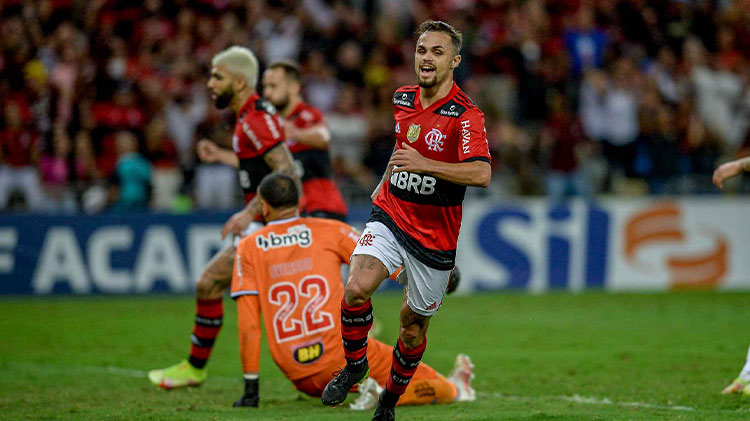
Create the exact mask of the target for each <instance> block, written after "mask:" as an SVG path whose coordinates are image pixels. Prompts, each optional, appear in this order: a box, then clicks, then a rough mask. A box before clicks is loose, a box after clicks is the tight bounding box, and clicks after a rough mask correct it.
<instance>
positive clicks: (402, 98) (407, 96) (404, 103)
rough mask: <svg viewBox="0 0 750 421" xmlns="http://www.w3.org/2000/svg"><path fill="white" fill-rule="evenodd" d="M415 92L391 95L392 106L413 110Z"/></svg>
mask: <svg viewBox="0 0 750 421" xmlns="http://www.w3.org/2000/svg"><path fill="white" fill-rule="evenodd" d="M416 96H417V93H416V92H396V93H394V94H393V105H398V106H400V107H406V108H411V109H414V98H416Z"/></svg>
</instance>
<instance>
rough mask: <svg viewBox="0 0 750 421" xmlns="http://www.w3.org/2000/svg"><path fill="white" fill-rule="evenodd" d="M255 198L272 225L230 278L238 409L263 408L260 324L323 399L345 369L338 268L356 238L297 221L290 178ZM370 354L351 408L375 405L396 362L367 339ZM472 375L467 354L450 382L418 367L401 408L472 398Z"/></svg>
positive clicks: (246, 246)
mask: <svg viewBox="0 0 750 421" xmlns="http://www.w3.org/2000/svg"><path fill="white" fill-rule="evenodd" d="M258 197H259V200H260V202H261V207H262V211H261V212H262V216H263V218H264V219H265V221H267V225H266V227H265V228H262V229H260V230H258V231H256V232H255V233H253V234H252V235H249V236H247V237H245V238H244V239H243V240H242V241H241V242H240V244H239V246H238V248H237V256H236V261H235V268H234V275H233V277H232V289H231V291H232V293H231V295H232V298H234V299H235V300H237V307H238V322H239V323H238V324H239V342H240V353H241V356H242V369H243V374H244V378H245V393H244V394H243V396H242V397H241V398H240V399H239V400H238V401H236V402H235V403H234V405H235V406H257V405H258V401H259V393H258V374H259V372H258V370H259V360H260V343H261V322H262V323H264V324H265V328H266V337H267V340H268V342H269V348H270V350H271V356H272V357H273V360H274V362H276V365H277V366H278V367H279V368H280V369H281V371H282V372H283V373H284V375H285V376H286V377H287V378H288V379H289V380H291V381H292V383H294V386H295V388H296V389H297V390H299V391H301V392H304V393H306V394H308V395H310V396H316V397H317V396H320V395H321V393H322V392H323V388H324V387H325V386H326V384H327V383H328V382H329V381H330V380H331V378H332V375H333V373H334V372H335V371H337V370H340V368H341V367H343V366H344V365H345V364H346V360H345V358H344V352H343V348H342V347H341V341H342V339H341V326H340V323H341V315H340V303H341V300H342V298H343V296H344V284H343V281H342V279H341V265H342V264H348V263H349V256H350V255H351V253H352V251H353V250H354V248H355V246H356V244H357V241H358V239H359V233H358V232H356V231H355V230H354V229H353V228H352V227H350V226H349V225H347V224H344V223H342V222H339V221H335V220H329V219H320V218H306V217H300V216H299V213H298V193H297V188H296V185H295V182H294V180H293V179H292V178H291V177H288V176H285V175H282V174H272V175H269V176H267V177H265V179H264V180H263V181H262V182H261V184H260V186H259V187H258ZM355 322H356V320H355ZM362 322H363V323H369V322H370V321H365V320H362ZM365 341H367V339H365ZM367 354H368V359H369V361H370V373H369V378H368V379H366V380H365V381H364V382H363V383H362V384H361V385H359V391H360V396H359V398H358V399H357V400H356V401H355V402H354V403H353V404H352V407H353V408H354V409H370V408H372V407H374V406H375V405H376V404H377V399H378V396H379V393H380V390H382V385H384V384H385V383H386V380H387V378H388V377H389V376H390V374H391V373H390V370H391V361H392V359H393V358H396V355H395V354H394V349H393V348H392V347H390V346H388V345H386V344H384V343H382V342H380V341H377V340H375V339H369V346H368V348H367ZM473 377H474V374H473V366H472V364H471V360H470V359H469V358H468V357H467V356H466V355H463V354H459V355H458V356H457V357H456V364H455V367H454V369H453V372H452V373H451V375H450V376H448V377H447V378H446V377H444V376H443V375H441V374H439V373H438V372H436V371H435V370H434V369H433V368H432V367H430V366H428V365H426V364H420V366H419V367H418V369H417V371H416V373H415V375H414V379H413V380H412V382H411V383H410V384H409V387H408V388H407V390H406V393H405V394H404V395H403V396H402V398H401V399H400V400H399V405H409V404H411V405H415V404H432V403H447V402H451V401H470V400H474V399H475V393H474V390H473V389H472V388H471V380H472V378H473Z"/></svg>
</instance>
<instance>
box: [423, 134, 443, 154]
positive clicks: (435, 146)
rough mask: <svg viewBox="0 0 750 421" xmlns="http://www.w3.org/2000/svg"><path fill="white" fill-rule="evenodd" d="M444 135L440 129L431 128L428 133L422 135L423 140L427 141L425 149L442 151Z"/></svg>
mask: <svg viewBox="0 0 750 421" xmlns="http://www.w3.org/2000/svg"><path fill="white" fill-rule="evenodd" d="M445 136H446V135H444V134H443V133H442V132H441V131H440V130H438V129H436V128H433V129H432V130H430V132H429V133H427V134H426V135H424V141H425V142H427V149H429V150H431V151H435V152H442V151H443V139H445Z"/></svg>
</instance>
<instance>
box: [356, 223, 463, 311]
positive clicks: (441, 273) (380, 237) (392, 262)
mask: <svg viewBox="0 0 750 421" xmlns="http://www.w3.org/2000/svg"><path fill="white" fill-rule="evenodd" d="M358 254H366V255H369V256H373V257H375V258H376V259H378V260H380V261H381V262H382V263H383V265H384V266H385V268H386V269H387V270H388V273H389V274H391V275H393V273H394V272H395V271H396V270H398V268H400V267H401V266H403V267H404V270H402V271H401V273H399V275H398V281H399V282H400V283H402V284H403V285H404V287H405V288H406V304H408V305H409V308H411V309H412V311H414V312H415V313H417V314H420V315H422V316H432V315H433V314H435V312H437V311H438V309H439V308H440V305H441V304H442V303H443V296H445V289H446V288H447V287H448V280H449V279H450V276H451V272H452V271H451V270H438V269H433V268H431V267H429V266H427V265H425V264H424V263H422V262H420V261H419V260H417V259H416V258H415V257H414V256H412V255H411V254H410V253H409V252H407V251H406V250H405V249H404V247H403V246H402V245H401V244H400V243H399V242H398V241H397V240H396V237H394V236H393V233H392V232H391V230H389V229H388V227H386V226H385V225H383V224H382V223H380V222H368V223H367V225H365V230H364V231H363V232H362V235H361V236H360V237H359V241H358V242H357V247H355V248H354V252H353V253H352V257H354V256H356V255H358Z"/></svg>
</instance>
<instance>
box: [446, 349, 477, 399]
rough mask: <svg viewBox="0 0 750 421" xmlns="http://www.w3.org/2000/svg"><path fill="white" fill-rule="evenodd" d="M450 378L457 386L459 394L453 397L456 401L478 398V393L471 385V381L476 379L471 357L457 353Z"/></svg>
mask: <svg viewBox="0 0 750 421" xmlns="http://www.w3.org/2000/svg"><path fill="white" fill-rule="evenodd" d="M448 380H449V381H450V382H451V383H453V384H454V385H455V386H456V389H457V390H458V396H456V397H455V399H453V401H454V402H472V401H475V400H477V394H476V392H475V391H474V389H472V387H471V381H472V380H474V364H472V363H471V358H469V356H468V355H466V354H458V355H456V362H455V363H454V364H453V371H451V374H450V376H448Z"/></svg>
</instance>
